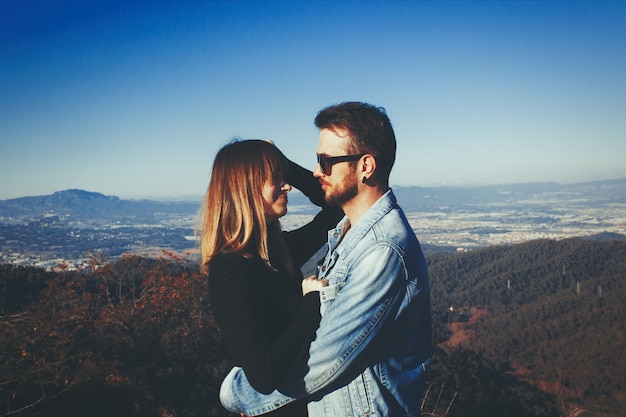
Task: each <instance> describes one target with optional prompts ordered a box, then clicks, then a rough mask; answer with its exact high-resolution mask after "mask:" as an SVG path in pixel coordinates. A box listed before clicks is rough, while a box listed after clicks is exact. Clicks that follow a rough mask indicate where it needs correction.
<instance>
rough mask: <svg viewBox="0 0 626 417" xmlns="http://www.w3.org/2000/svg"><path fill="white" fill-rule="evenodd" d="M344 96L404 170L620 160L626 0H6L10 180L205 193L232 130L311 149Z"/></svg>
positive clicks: (466, 175)
mask: <svg viewBox="0 0 626 417" xmlns="http://www.w3.org/2000/svg"><path fill="white" fill-rule="evenodd" d="M346 100H358V101H366V102H370V103H373V104H376V105H379V106H383V107H385V108H386V109H387V111H388V114H389V116H390V118H391V121H392V123H393V125H394V127H395V130H396V135H397V138H398V149H399V152H398V157H397V161H396V165H395V167H394V172H393V174H392V179H391V182H392V184H395V185H424V186H427V185H441V184H448V185H456V184H495V183H512V182H527V181H558V182H562V183H571V182H584V181H592V180H599V179H612V178H622V177H626V2H624V1H595V0H589V1H539V0H535V1H171V2H164V1H148V0H146V1H139V2H133V1H125V2H116V1H105V2H103V1H99V0H95V1H91V0H86V1H66V0H50V1H31V0H0V199H8V198H14V197H21V196H32V195H44V194H50V193H52V192H55V191H58V190H63V189H68V188H81V189H85V190H88V191H97V192H101V193H104V194H107V195H117V196H120V197H123V198H145V197H148V198H181V197H185V196H200V195H202V194H203V193H204V191H205V189H206V185H207V184H208V179H209V175H210V169H211V164H212V161H213V157H214V155H215V153H216V152H217V150H218V149H219V147H221V146H222V145H223V144H225V143H227V142H228V141H229V140H230V139H231V138H233V137H242V138H261V139H273V140H274V141H275V143H276V144H277V145H278V146H279V147H280V148H281V149H282V150H283V151H284V152H285V154H287V155H288V156H290V157H291V158H292V159H293V160H295V161H296V162H298V163H300V164H302V165H305V166H307V167H309V168H311V169H313V167H314V163H315V159H314V155H315V149H316V146H317V137H318V132H317V129H316V128H315V127H314V125H313V118H314V117H315V114H316V113H317V111H318V110H320V109H321V108H322V107H325V106H326V105H329V104H333V103H338V102H341V101H346Z"/></svg>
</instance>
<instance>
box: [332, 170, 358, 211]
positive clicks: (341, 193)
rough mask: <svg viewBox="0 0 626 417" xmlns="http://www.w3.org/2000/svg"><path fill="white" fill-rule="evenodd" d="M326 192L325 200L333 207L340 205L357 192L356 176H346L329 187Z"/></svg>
mask: <svg viewBox="0 0 626 417" xmlns="http://www.w3.org/2000/svg"><path fill="white" fill-rule="evenodd" d="M329 191H330V193H326V195H325V198H326V202H327V203H328V204H329V205H331V206H335V207H342V206H343V205H344V204H346V203H347V202H349V201H350V200H352V199H353V198H354V197H356V196H357V194H358V193H359V184H358V180H357V178H356V176H347V177H346V179H345V180H344V181H343V182H341V183H339V184H336V185H335V186H334V187H332V188H330V190H329Z"/></svg>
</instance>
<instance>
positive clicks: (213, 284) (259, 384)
mask: <svg viewBox="0 0 626 417" xmlns="http://www.w3.org/2000/svg"><path fill="white" fill-rule="evenodd" d="M245 262H246V261H245V260H243V259H242V258H240V257H237V259H232V258H230V259H226V260H219V259H216V260H214V261H213V262H212V263H211V275H210V277H209V291H210V299H211V306H212V308H213V314H214V315H215V318H216V320H217V322H218V324H219V326H220V328H221V330H222V334H223V335H224V339H225V340H226V341H227V342H228V343H229V345H230V347H231V352H232V356H233V359H234V361H235V363H236V364H237V365H238V366H241V367H242V368H243V370H244V372H245V374H246V376H247V377H248V380H249V382H250V384H251V385H252V387H253V388H254V389H256V390H257V391H259V392H260V393H263V394H269V393H270V392H272V391H273V390H274V389H276V387H278V385H279V384H280V383H281V382H284V380H285V379H286V378H287V376H288V375H287V372H288V371H290V370H293V365H294V364H295V363H303V362H305V361H306V359H307V356H308V350H309V345H310V343H311V341H312V340H313V339H314V338H315V331H316V330H317V327H318V326H319V322H320V319H321V316H320V301H319V295H318V293H317V292H313V293H309V294H307V295H306V296H305V297H303V298H302V303H301V306H300V309H299V310H298V311H297V312H296V314H295V316H294V317H293V320H292V321H291V324H290V325H289V326H288V328H287V329H286V330H285V331H284V332H283V333H282V334H280V335H278V336H277V337H273V336H271V335H272V334H273V333H275V332H273V331H272V328H271V326H273V325H275V323H268V322H267V320H263V316H262V315H261V314H259V311H260V310H259V309H261V308H267V305H264V304H263V302H267V299H265V300H264V298H263V297H264V296H263V292H262V291H263V290H265V291H272V288H271V285H272V284H270V282H271V281H270V280H267V279H263V277H259V276H253V277H251V276H250V274H251V272H252V271H253V269H257V270H258V268H259V264H256V265H255V268H246V267H245V266H242V264H244V263H245ZM251 280H257V281H251ZM259 282H262V283H261V284H259V285H261V287H259V286H258V285H256V284H257V283H259ZM255 285H256V286H255ZM264 286H266V287H264ZM260 290H261V291H260Z"/></svg>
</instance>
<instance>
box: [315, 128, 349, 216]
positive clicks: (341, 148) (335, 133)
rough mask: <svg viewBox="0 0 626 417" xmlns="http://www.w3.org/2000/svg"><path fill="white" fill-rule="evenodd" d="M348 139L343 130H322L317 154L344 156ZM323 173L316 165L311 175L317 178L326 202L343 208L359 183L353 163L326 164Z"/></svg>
mask: <svg viewBox="0 0 626 417" xmlns="http://www.w3.org/2000/svg"><path fill="white" fill-rule="evenodd" d="M349 140H350V138H349V137H348V133H347V132H346V131H345V130H330V129H322V130H321V131H320V139H319V144H318V146H317V154H318V155H320V156H325V157H333V156H344V155H347V154H348V153H347V152H346V147H347V144H348V141H349ZM325 171H326V172H325V173H324V172H322V169H321V167H320V165H319V164H318V165H317V166H316V167H315V170H314V171H313V175H314V176H315V177H317V178H319V181H320V184H322V190H324V197H325V199H326V202H327V203H328V204H330V205H332V206H338V207H343V206H344V205H345V204H347V203H348V202H350V201H351V200H352V199H353V198H354V197H355V196H356V195H357V194H358V189H359V182H358V178H357V171H356V168H355V167H354V162H348V161H344V162H338V163H334V164H331V163H327V164H326V167H325Z"/></svg>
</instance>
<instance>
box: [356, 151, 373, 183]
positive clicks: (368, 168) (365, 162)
mask: <svg viewBox="0 0 626 417" xmlns="http://www.w3.org/2000/svg"><path fill="white" fill-rule="evenodd" d="M375 172H376V158H374V155H370V154H365V155H363V158H361V172H360V174H361V178H363V182H365V181H366V180H368V179H370V178H371V177H372V176H373V175H374V173H375Z"/></svg>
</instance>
